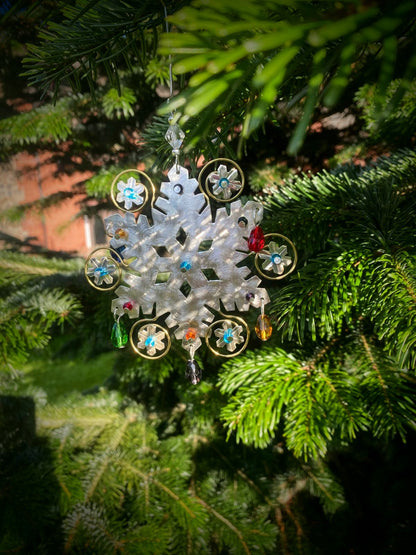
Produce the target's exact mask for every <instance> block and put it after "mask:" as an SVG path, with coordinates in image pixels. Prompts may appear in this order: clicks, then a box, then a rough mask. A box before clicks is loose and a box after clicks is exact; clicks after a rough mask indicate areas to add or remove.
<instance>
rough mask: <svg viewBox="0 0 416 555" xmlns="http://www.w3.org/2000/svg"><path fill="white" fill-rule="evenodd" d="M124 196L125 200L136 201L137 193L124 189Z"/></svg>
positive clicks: (127, 188) (128, 188)
mask: <svg viewBox="0 0 416 555" xmlns="http://www.w3.org/2000/svg"><path fill="white" fill-rule="evenodd" d="M124 196H125V197H126V198H130V199H132V200H136V199H137V193H136V192H134V190H133V189H131V188H130V187H126V188H125V189H124Z"/></svg>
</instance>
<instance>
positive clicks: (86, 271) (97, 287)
mask: <svg viewBox="0 0 416 555" xmlns="http://www.w3.org/2000/svg"><path fill="white" fill-rule="evenodd" d="M99 251H106V252H109V253H110V255H111V253H114V255H115V256H117V258H120V255H119V253H118V252H117V251H115V250H114V249H112V248H111V247H98V249H95V250H93V251H92V252H91V253H90V254H89V256H88V258H87V260H86V261H85V264H84V274H85V278H86V280H87V281H88V283H89V284H90V285H91V286H92V287H94V289H97V290H98V291H112V290H113V289H115V288H116V287H117V286H118V284H119V283H120V281H121V276H122V271H121V268H120V264H119V263H118V262H117V260H115V259H114V257H111V259H112V262H113V263H114V264H115V266H116V268H117V279H116V282H115V283H114V285H111V287H99V286H98V285H97V284H96V283H94V282H93V280H92V279H91V278H90V276H89V275H88V263H89V261H90V260H91V258H92V257H93V256H94V254H95V253H96V252H99Z"/></svg>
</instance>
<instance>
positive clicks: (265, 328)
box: [254, 314, 273, 341]
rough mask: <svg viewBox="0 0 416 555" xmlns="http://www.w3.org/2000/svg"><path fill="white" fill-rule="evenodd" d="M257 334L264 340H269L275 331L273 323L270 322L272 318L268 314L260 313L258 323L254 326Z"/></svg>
mask: <svg viewBox="0 0 416 555" xmlns="http://www.w3.org/2000/svg"><path fill="white" fill-rule="evenodd" d="M254 331H255V332H256V335H257V337H258V338H259V339H261V340H262V341H267V340H268V339H269V338H270V336H271V334H272V331H273V328H272V325H271V324H270V318H269V317H268V316H267V315H266V314H260V316H259V317H258V318H257V323H256V326H255V328H254Z"/></svg>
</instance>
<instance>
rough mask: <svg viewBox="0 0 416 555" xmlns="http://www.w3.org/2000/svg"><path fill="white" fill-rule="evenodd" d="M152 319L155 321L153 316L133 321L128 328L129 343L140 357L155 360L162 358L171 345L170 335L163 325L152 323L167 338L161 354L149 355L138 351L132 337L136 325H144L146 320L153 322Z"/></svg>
mask: <svg viewBox="0 0 416 555" xmlns="http://www.w3.org/2000/svg"><path fill="white" fill-rule="evenodd" d="M154 321H155V318H146V319H144V320H138V321H137V322H135V323H134V324H133V326H132V327H131V329H130V345H131V346H132V347H133V350H134V351H135V352H136V353H137V354H138V355H140V356H141V357H143V358H147V359H149V360H157V359H158V358H162V357H163V356H165V355H166V353H167V352H168V351H169V349H170V347H171V339H170V335H169V333H168V331H167V330H166V329H165V328H164V327H163V326H160V325H159V324H154V325H155V327H156V328H159V329H161V330H162V331H163V333H164V334H165V338H166V339H167V344H166V347H165V349H164V350H163V351H162V352H161V354H159V355H155V356H150V355H147V354H144V353H142V352H141V351H140V349H138V348H137V346H136V342H135V341H134V339H133V334H134V332H135V330H136V328H137V326H140V327H145V326H144V325H143V324H145V323H146V322H147V323H150V322H154Z"/></svg>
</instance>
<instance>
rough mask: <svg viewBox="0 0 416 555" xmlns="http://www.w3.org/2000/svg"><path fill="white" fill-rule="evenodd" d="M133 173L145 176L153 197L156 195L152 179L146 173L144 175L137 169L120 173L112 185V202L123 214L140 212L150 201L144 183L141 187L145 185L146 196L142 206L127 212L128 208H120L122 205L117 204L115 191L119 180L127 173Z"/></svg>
mask: <svg viewBox="0 0 416 555" xmlns="http://www.w3.org/2000/svg"><path fill="white" fill-rule="evenodd" d="M133 172H134V173H138V174H139V176H143V177H144V178H145V179H146V180H147V181H148V184H149V186H150V189H151V191H152V195H153V196H154V195H155V186H154V185H153V182H152V180H151V179H150V177H149V176H148V175H147V174H146V173H144V172H142V171H140V170H136V169H135V168H132V169H130V170H124V171H122V172H120V173H119V174H118V175H116V176H115V178H114V179H113V182H112V184H111V200H112V201H113V203H114V204H115V206H116V207H117V208H118V209H119V210H121V211H122V212H138V211H139V210H141V209H142V208H143V207H144V205H145V204H146V202H147V201H148V198H149V192H148V190H147V187H146V186H145V185H144V184H143V183H141V185H143V187H144V190H145V196H144V199H143V202H142V204H141V205H140V206H137V207H136V208H135V209H134V210H133V209H129V210H127V209H126V208H123V207H122V206H120V204H119V203H118V202H117V200H116V194H115V193H114V189H115V186H116V185H117V182H118V180H119V179H120V177H121V176H122V175H125V174H126V173H133Z"/></svg>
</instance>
